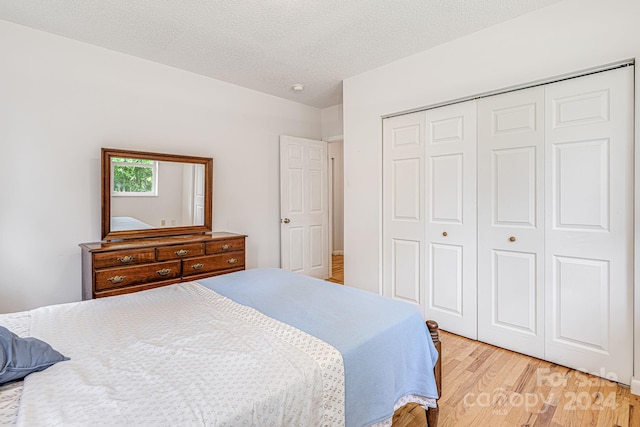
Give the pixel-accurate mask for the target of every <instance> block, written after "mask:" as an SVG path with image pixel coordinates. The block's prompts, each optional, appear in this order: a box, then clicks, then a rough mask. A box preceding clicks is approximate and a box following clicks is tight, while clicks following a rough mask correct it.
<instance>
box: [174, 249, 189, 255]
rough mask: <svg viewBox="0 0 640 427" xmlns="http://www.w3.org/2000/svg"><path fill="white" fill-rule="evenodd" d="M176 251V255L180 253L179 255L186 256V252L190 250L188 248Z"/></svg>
mask: <svg viewBox="0 0 640 427" xmlns="http://www.w3.org/2000/svg"><path fill="white" fill-rule="evenodd" d="M174 253H175V254H176V255H178V256H185V255H186V254H188V253H189V250H188V249H180V250H179V251H175V252H174Z"/></svg>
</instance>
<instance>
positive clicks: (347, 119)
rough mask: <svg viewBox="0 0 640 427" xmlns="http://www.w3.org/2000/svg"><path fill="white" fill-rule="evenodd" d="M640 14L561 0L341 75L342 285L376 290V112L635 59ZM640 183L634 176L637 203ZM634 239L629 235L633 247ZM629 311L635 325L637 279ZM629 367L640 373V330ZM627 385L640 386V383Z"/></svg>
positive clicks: (621, 0) (619, 2) (639, 307)
mask: <svg viewBox="0 0 640 427" xmlns="http://www.w3.org/2000/svg"><path fill="white" fill-rule="evenodd" d="M639 17H640V1H638V0H611V1H607V2H602V1H598V0H566V1H563V2H560V3H556V4H554V5H552V6H549V7H547V8H544V9H541V10H538V11H536V12H533V13H530V14H527V15H524V16H522V17H519V18H516V19H514V20H512V21H509V22H506V23H503V24H499V25H496V26H493V27H491V28H488V29H485V30H483V31H479V32H477V33H474V34H472V35H470V36H468V37H463V38H460V39H457V40H454V41H452V42H450V43H447V44H444V45H441V46H439V47H436V48H433V49H430V50H427V51H424V52H422V53H419V54H417V55H413V56H411V57H408V58H405V59H402V60H400V61H396V62H394V63H392V64H388V65H386V66H383V67H380V68H377V69H375V70H371V71H369V72H366V73H364V74H360V75H358V76H355V77H352V78H349V79H347V80H345V81H344V86H343V87H344V141H345V145H344V150H345V152H344V158H345V253H348V254H349V260H348V262H347V263H345V283H347V284H348V285H351V286H356V287H358V288H362V289H366V290H369V291H372V292H380V289H381V245H380V237H381V228H382V227H381V200H382V192H381V189H382V185H381V182H382V181H381V171H382V167H381V164H382V163H381V162H382V158H381V157H382V154H381V153H382V132H381V130H382V122H381V117H382V116H384V115H388V114H392V113H397V112H402V111H406V110H411V109H416V108H420V107H425V106H430V105H435V104H438V103H442V102H446V101H449V100H454V99H458V98H462V97H466V96H470V95H474V94H480V93H484V92H489V91H493V90H498V89H501V88H506V87H510V86H514V85H520V84H524V83H527V82H533V81H537V80H541V79H545V78H548V77H552V76H559V75H563V74H566V73H571V72H575V71H579V70H584V69H589V68H592V67H594V66H598V65H603V64H608V63H612V62H616V61H620V60H625V59H630V58H640V43H639V42H638V40H640V25H639V22H638V19H639ZM638 68H640V67H639V66H637V67H636V81H640V79H638V77H639V76H640V74H639V72H638ZM638 86H640V84H638V85H637V86H636V101H635V102H636V135H640V125H639V124H640V119H639V117H640V113H639V112H640V90H639V89H638ZM636 147H640V144H638V137H636ZM639 152H640V150H639V149H636V163H639V164H640V156H639V155H638V153H639ZM639 183H640V181H639V180H638V178H636V206H637V207H638V203H640V197H639V196H638V187H640V185H638V184H639ZM638 211H639V209H638V208H636V212H638ZM636 217H638V215H637V214H636ZM638 226H640V221H638V220H636V227H638ZM639 243H640V237H638V233H636V246H637V247H640V244H639ZM637 259H638V256H637V255H636V271H640V267H639V266H640V262H638V261H637ZM635 316H636V318H635V319H636V320H635V323H636V325H640V286H638V285H636V292H635ZM634 366H635V378H636V379H640V327H638V328H636V332H635V364H634ZM634 384H635V388H634V390H636V392H637V393H640V382H638V381H635V382H634Z"/></svg>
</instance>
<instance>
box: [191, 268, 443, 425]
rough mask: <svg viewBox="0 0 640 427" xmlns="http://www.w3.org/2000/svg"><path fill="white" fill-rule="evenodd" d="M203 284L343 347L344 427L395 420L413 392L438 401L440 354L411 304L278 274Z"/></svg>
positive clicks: (270, 271) (261, 272)
mask: <svg viewBox="0 0 640 427" xmlns="http://www.w3.org/2000/svg"><path fill="white" fill-rule="evenodd" d="M198 282H199V283H201V284H202V285H204V286H206V287H208V288H210V289H212V290H214V291H216V292H217V293H219V294H221V295H224V296H226V297H227V298H230V299H232V300H234V301H235V302H237V303H240V304H243V305H247V306H250V307H253V308H255V309H256V310H258V311H260V312H262V313H263V314H265V315H267V316H269V317H271V318H274V319H277V320H279V321H281V322H284V323H287V324H289V325H291V326H294V327H296V328H298V329H300V330H302V331H305V332H307V333H308V334H311V335H313V336H315V337H317V338H319V339H321V340H323V341H325V342H327V343H329V344H331V345H332V346H333V347H335V348H336V349H338V351H340V353H341V354H342V357H343V360H344V367H345V406H346V407H345V413H346V425H347V427H356V426H367V425H370V424H373V423H376V422H378V421H382V420H384V419H387V418H389V417H391V416H392V415H393V406H394V404H395V402H396V401H397V400H398V399H399V398H401V397H403V396H406V395H408V394H416V395H420V396H425V397H432V398H437V397H438V396H437V391H436V384H435V379H434V376H433V366H434V364H435V362H436V360H437V358H438V354H437V352H436V350H435V348H434V346H433V342H432V340H431V338H430V335H429V331H428V329H427V327H426V325H425V322H424V320H423V318H422V315H421V314H420V312H419V311H418V309H417V307H414V306H413V305H410V304H407V303H404V302H401V301H396V300H392V299H390V298H385V297H382V296H380V295H376V294H373V293H371V292H367V291H363V290H360V289H354V288H349V287H345V286H341V285H337V284H334V283H330V282H325V281H323V280H319V279H314V278H312V277H308V276H302V275H299V274H296V273H290V272H288V271H284V270H280V269H276V268H257V269H252V270H246V271H241V272H237V273H231V274H226V275H222V276H216V277H211V278H207V279H203V280H198Z"/></svg>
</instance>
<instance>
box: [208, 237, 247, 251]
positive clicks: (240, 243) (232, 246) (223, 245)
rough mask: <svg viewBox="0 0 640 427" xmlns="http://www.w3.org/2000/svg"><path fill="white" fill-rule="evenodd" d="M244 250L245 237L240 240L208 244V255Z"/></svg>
mask: <svg viewBox="0 0 640 427" xmlns="http://www.w3.org/2000/svg"><path fill="white" fill-rule="evenodd" d="M240 250H244V237H242V238H240V239H225V240H216V241H213V242H207V243H206V252H205V253H206V254H207V255H209V254H221V253H225V252H231V251H240Z"/></svg>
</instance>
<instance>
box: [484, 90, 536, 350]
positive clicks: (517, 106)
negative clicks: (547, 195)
mask: <svg viewBox="0 0 640 427" xmlns="http://www.w3.org/2000/svg"><path fill="white" fill-rule="evenodd" d="M543 109H544V89H543V88H541V87H536V88H531V89H525V90H519V91H515V92H510V93H506V94H501V95H496V96H491V97H488V98H484V99H481V100H480V101H478V141H479V142H478V339H479V340H481V341H484V342H488V343H491V344H494V345H497V346H500V347H503V348H508V349H510V350H514V351H518V352H522V353H525V354H530V355H532V356H535V357H540V358H542V357H544V311H543V309H544V306H543V301H544V263H543V259H544V258H543V249H544V195H543V194H544V193H543V190H544V188H543V182H544V181H543V177H544V160H543V154H544V113H543Z"/></svg>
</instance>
